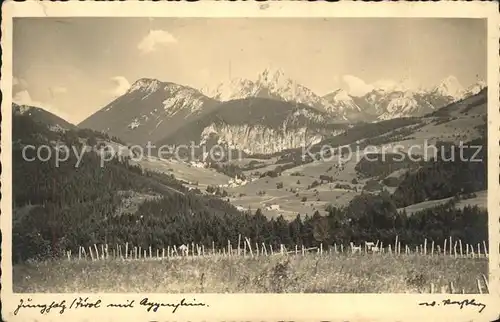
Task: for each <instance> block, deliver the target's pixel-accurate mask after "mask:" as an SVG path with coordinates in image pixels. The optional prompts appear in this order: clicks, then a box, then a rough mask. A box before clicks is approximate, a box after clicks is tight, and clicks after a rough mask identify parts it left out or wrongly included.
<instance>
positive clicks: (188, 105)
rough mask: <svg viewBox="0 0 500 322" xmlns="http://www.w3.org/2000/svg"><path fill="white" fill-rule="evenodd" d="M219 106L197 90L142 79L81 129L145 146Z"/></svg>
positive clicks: (86, 120)
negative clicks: (92, 130)
mask: <svg viewBox="0 0 500 322" xmlns="http://www.w3.org/2000/svg"><path fill="white" fill-rule="evenodd" d="M217 104H218V102H217V101H216V100H214V99H211V98H209V97H206V96H205V95H203V94H202V93H200V92H199V91H198V90H196V89H194V88H191V87H188V86H183V85H179V84H176V83H171V82H161V81H159V80H157V79H150V78H142V79H139V80H138V81H136V82H135V83H134V84H133V85H132V86H131V87H130V89H129V90H128V91H127V92H126V93H125V94H124V95H122V96H120V97H118V98H117V99H115V100H114V101H112V102H111V103H109V104H108V105H107V106H105V107H104V108H102V109H101V110H99V111H98V112H96V113H94V114H93V115H91V116H90V117H88V118H87V119H85V120H84V121H83V122H81V123H80V124H79V126H80V127H82V128H90V129H94V130H98V131H104V132H107V133H109V134H111V135H114V136H117V137H119V138H121V139H122V140H125V141H127V142H131V143H138V144H144V143H146V142H148V141H151V142H154V141H157V140H160V139H161V138H163V137H165V136H166V135H168V134H169V133H172V132H174V131H175V130H177V129H179V128H180V127H182V126H183V124H186V123H187V122H189V120H191V119H194V118H196V117H198V116H200V115H202V114H203V113H205V112H209V111H210V110H211V109H213V108H214V107H216V106H217Z"/></svg>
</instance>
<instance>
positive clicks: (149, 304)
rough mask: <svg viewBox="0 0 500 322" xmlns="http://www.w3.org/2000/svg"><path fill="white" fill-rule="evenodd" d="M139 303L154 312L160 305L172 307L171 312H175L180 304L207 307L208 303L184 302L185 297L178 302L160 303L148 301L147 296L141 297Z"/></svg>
mask: <svg viewBox="0 0 500 322" xmlns="http://www.w3.org/2000/svg"><path fill="white" fill-rule="evenodd" d="M193 302H196V300H193ZM140 305H142V306H146V307H147V311H148V312H150V311H151V310H152V311H153V312H156V311H158V309H159V308H160V307H173V308H174V309H173V310H172V313H175V312H176V311H177V309H178V308H179V307H181V306H205V307H208V305H207V304H205V303H189V302H186V299H182V300H180V301H179V302H178V303H160V302H153V301H150V300H149V299H148V298H147V297H146V298H143V299H142V300H141V302H140Z"/></svg>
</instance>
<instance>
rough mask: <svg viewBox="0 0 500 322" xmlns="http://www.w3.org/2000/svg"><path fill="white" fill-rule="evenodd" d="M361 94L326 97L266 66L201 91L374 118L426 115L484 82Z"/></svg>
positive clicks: (389, 85) (450, 80) (383, 88)
mask: <svg viewBox="0 0 500 322" xmlns="http://www.w3.org/2000/svg"><path fill="white" fill-rule="evenodd" d="M377 85H378V86H376V87H375V88H374V89H373V90H372V91H371V92H368V93H366V94H365V95H363V96H361V97H356V96H353V95H349V94H348V93H347V92H346V91H345V90H342V89H336V90H334V91H332V92H330V93H328V94H326V95H324V96H323V97H320V96H319V95H317V94H315V93H314V92H313V91H311V90H310V89H309V88H307V87H306V86H304V85H301V84H299V83H298V82H296V81H294V80H292V79H290V78H289V77H287V76H286V75H285V73H284V72H283V71H282V70H281V69H265V70H264V71H263V72H261V73H259V74H258V75H257V77H256V78H255V79H254V80H248V79H233V80H231V81H230V82H228V83H221V84H219V85H217V86H216V87H214V88H204V89H202V90H201V91H202V92H203V93H205V94H206V95H207V96H209V97H212V98H214V99H217V100H220V101H229V100H232V99H239V98H248V97H263V98H272V99H277V100H282V101H286V102H298V103H302V104H305V105H309V106H311V107H314V108H316V109H318V110H323V111H325V112H327V113H329V114H330V115H331V116H332V117H333V118H335V119H336V120H337V121H350V122H356V121H374V120H387V119H392V118H398V117H412V116H422V115H425V114H426V113H429V112H432V111H434V110H436V109H439V108H440V107H443V106H446V105H447V104H449V103H451V102H454V101H457V100H459V99H462V98H463V97H466V96H470V95H473V94H475V93H478V92H479V91H480V90H481V88H484V86H485V83H484V82H481V81H480V82H478V83H476V84H473V85H471V86H470V87H469V88H467V89H464V88H463V86H462V85H461V84H460V82H459V81H458V80H457V78H456V77H454V76H448V77H447V78H445V79H443V80H442V81H441V82H440V83H439V84H438V85H437V86H433V87H431V88H427V89H418V90H412V89H409V88H408V87H407V86H406V85H405V84H404V82H399V83H397V82H394V83H393V82H385V83H384V84H377Z"/></svg>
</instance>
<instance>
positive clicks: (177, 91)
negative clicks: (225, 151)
mask: <svg viewBox="0 0 500 322" xmlns="http://www.w3.org/2000/svg"><path fill="white" fill-rule="evenodd" d="M485 85H486V84H485V83H484V82H482V81H478V82H477V83H474V84H472V85H471V86H469V87H467V88H464V87H462V85H461V84H460V83H459V81H458V80H457V79H456V78H455V77H453V76H450V77H447V78H446V79H444V80H443V81H442V82H440V83H439V84H438V85H437V86H432V87H430V88H420V89H410V88H408V87H406V86H404V84H403V83H399V84H397V83H396V84H394V85H392V86H389V85H385V86H379V87H376V88H373V90H371V91H370V92H368V93H366V94H364V95H363V96H353V95H351V94H349V93H348V92H347V91H346V90H344V89H335V90H333V91H332V92H330V93H328V94H326V95H323V96H320V95H318V94H316V93H314V92H313V91H312V90H311V89H309V88H308V87H306V86H304V85H302V84H300V83H299V82H297V81H295V80H293V79H291V78H290V77H287V76H286V74H285V73H284V72H283V71H282V70H281V69H265V70H264V71H262V72H261V73H259V74H258V75H257V76H256V77H255V79H253V80H250V79H232V80H231V81H229V82H228V83H221V84H219V85H217V86H215V87H213V88H209V87H204V88H201V89H200V90H198V89H195V88H192V87H189V86H184V85H180V84H176V83H172V82H162V81H160V80H157V79H151V78H142V79H139V80H137V81H136V82H135V83H133V85H132V86H131V87H130V88H129V89H128V91H127V92H126V93H125V94H123V95H122V96H120V97H118V98H116V99H115V100H113V101H112V102H111V103H109V104H108V105H106V106H105V107H103V108H102V109H100V110H99V111H97V112H96V113H94V114H93V115H91V116H90V117H88V118H87V119H85V120H84V121H83V122H81V123H80V124H79V125H78V126H79V127H83V128H90V129H93V130H98V131H102V132H106V133H109V134H110V135H113V136H116V137H119V138H121V139H122V140H124V141H126V142H129V143H135V144H145V143H146V142H152V143H165V142H171V143H172V142H173V143H182V144H185V143H189V142H196V143H204V142H206V141H207V139H208V137H211V138H215V139H216V141H217V142H219V143H221V142H224V143H226V144H228V146H233V147H237V148H239V149H241V150H243V151H246V152H248V153H258V152H257V150H256V148H255V147H256V146H260V147H261V148H262V147H263V146H268V145H269V144H268V143H269V142H278V143H276V144H274V147H272V148H271V147H265V148H263V151H262V153H273V152H277V151H279V150H281V149H288V148H297V147H299V146H302V145H304V144H310V143H312V142H316V141H318V140H321V139H322V138H324V136H325V135H328V134H329V135H332V134H334V133H336V132H335V131H337V130H339V131H341V130H340V129H341V128H342V126H340V124H345V126H349V124H352V123H356V122H377V121H381V120H389V119H394V118H404V117H415V116H417V117H418V116H423V115H425V114H428V113H432V112H433V111H435V110H437V109H439V108H441V107H443V106H446V105H448V104H450V103H452V102H455V101H458V100H460V99H463V98H464V97H468V96H470V95H473V94H475V93H478V92H479V91H480V90H481V89H483V88H484V87H485ZM332 131H333V132H332ZM187 138H189V139H190V141H189V142H188V140H187ZM266 142H267V143H266ZM259 153H260V152H259Z"/></svg>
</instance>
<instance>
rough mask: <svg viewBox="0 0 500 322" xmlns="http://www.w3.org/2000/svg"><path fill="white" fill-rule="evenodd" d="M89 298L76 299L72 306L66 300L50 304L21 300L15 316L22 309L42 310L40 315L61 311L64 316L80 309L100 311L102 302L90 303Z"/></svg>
mask: <svg viewBox="0 0 500 322" xmlns="http://www.w3.org/2000/svg"><path fill="white" fill-rule="evenodd" d="M88 300H89V298H88V297H86V298H81V297H79V298H75V299H74V300H73V301H72V302H71V304H69V305H67V302H66V300H62V301H59V302H56V301H52V302H51V303H50V304H47V303H33V300H32V299H31V298H28V299H27V300H26V302H25V301H24V299H20V300H19V304H18V305H17V308H16V309H15V311H14V315H17V314H18V313H19V311H20V310H21V309H40V314H48V313H50V311H51V310H52V309H59V314H63V313H64V312H65V311H66V309H78V308H96V309H98V308H99V307H100V305H101V300H97V301H95V302H89V301H88Z"/></svg>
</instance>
